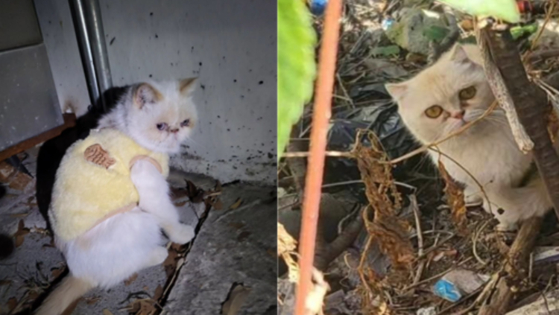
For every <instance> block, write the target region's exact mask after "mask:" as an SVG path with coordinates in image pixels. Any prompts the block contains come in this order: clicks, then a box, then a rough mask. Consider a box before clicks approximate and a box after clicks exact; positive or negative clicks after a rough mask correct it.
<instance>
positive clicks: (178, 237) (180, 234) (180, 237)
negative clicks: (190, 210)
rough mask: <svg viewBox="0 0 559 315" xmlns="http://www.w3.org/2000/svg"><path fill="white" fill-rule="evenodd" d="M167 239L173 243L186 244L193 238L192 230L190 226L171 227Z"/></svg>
mask: <svg viewBox="0 0 559 315" xmlns="http://www.w3.org/2000/svg"><path fill="white" fill-rule="evenodd" d="M169 232H170V233H169V239H170V240H171V241H172V242H173V243H178V244H186V243H188V242H190V240H192V239H193V238H194V235H195V233H194V228H193V227H191V226H190V225H186V224H179V225H176V226H175V227H173V230H172V231H169Z"/></svg>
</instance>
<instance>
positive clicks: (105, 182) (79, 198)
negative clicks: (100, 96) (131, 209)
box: [49, 129, 169, 241]
mask: <svg viewBox="0 0 559 315" xmlns="http://www.w3.org/2000/svg"><path fill="white" fill-rule="evenodd" d="M94 145H100V146H101V147H102V149H103V150H104V151H106V152H107V154H108V155H109V156H110V158H109V159H111V160H110V162H109V164H111V165H110V166H109V167H108V168H106V167H105V166H103V165H99V164H102V163H100V162H99V159H96V160H95V161H91V158H90V159H89V160H86V155H87V153H86V149H88V148H90V147H92V146H94ZM88 152H89V151H88ZM144 155H145V156H147V157H150V158H152V159H154V160H155V161H157V162H158V163H159V165H160V166H161V169H162V173H163V176H164V177H167V175H168V174H169V157H168V156H167V155H166V154H163V153H157V152H152V151H149V150H147V149H145V148H143V147H141V146H140V145H138V144H137V143H136V142H135V141H134V140H132V139H130V138H129V137H128V136H126V135H124V134H123V133H121V132H119V131H117V130H114V129H102V130H92V131H91V134H90V135H89V137H87V138H86V139H84V140H80V141H78V142H76V143H74V144H73V145H72V146H71V147H70V148H69V149H68V151H66V154H65V155H64V158H63V159H62V162H61V163H60V167H59V168H58V171H57V173H56V182H55V184H54V188H53V193H52V201H51V205H50V209H49V217H50V221H51V223H52V227H53V229H54V232H55V234H56V235H57V237H58V238H60V239H61V240H63V241H69V240H72V239H75V238H76V237H78V236H80V235H82V234H83V233H85V232H87V231H88V230H89V229H91V228H92V227H93V226H95V225H96V224H97V223H99V222H100V221H101V220H102V219H103V218H104V217H105V216H107V215H110V214H111V213H112V212H114V211H115V210H118V209H120V208H123V207H126V206H129V205H130V204H134V203H138V201H139V196H138V192H137V191H136V188H135V187H134V184H133V183H132V180H131V179H130V167H131V165H130V162H131V161H132V159H133V158H134V157H136V156H144ZM105 157H107V156H106V155H105Z"/></svg>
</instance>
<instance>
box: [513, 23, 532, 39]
mask: <svg viewBox="0 0 559 315" xmlns="http://www.w3.org/2000/svg"><path fill="white" fill-rule="evenodd" d="M537 31H538V24H537V23H534V24H528V25H524V26H515V27H511V29H510V33H511V35H512V39H514V40H517V39H518V38H520V37H522V36H525V35H530V34H534V33H536V32H537Z"/></svg>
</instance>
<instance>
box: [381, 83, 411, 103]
mask: <svg viewBox="0 0 559 315" xmlns="http://www.w3.org/2000/svg"><path fill="white" fill-rule="evenodd" d="M384 87H385V88H386V91H388V94H390V96H392V98H393V99H394V100H396V101H399V100H400V99H401V98H402V97H403V96H404V94H405V93H406V91H407V90H408V84H407V83H406V82H402V83H388V84H385V85H384Z"/></svg>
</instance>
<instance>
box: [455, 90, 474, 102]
mask: <svg viewBox="0 0 559 315" xmlns="http://www.w3.org/2000/svg"><path fill="white" fill-rule="evenodd" d="M474 96H476V88H475V86H470V87H467V88H465V89H462V90H461V91H460V93H458V97H460V100H462V101H467V100H469V99H472V98H473V97H474Z"/></svg>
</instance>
